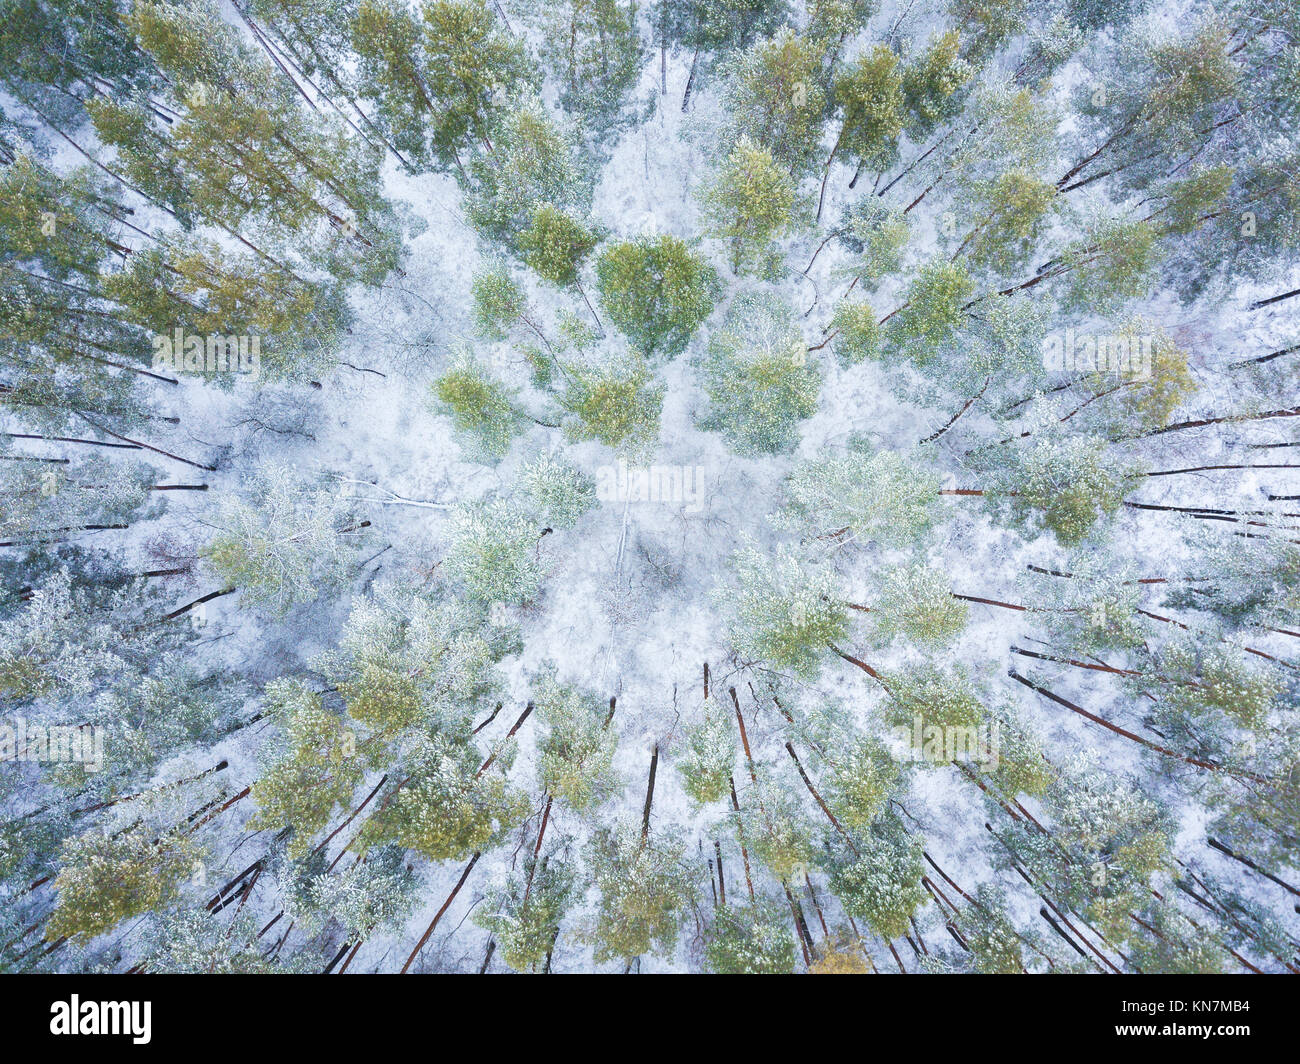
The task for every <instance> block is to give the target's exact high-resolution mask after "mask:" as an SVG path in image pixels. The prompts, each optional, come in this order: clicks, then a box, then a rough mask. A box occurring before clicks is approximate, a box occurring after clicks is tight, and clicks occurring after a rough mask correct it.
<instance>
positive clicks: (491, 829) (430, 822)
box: [361, 735, 528, 861]
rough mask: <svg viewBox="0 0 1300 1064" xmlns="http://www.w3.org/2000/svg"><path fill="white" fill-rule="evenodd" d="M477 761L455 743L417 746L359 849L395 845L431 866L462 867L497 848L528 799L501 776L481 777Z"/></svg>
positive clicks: (444, 740)
mask: <svg viewBox="0 0 1300 1064" xmlns="http://www.w3.org/2000/svg"><path fill="white" fill-rule="evenodd" d="M479 761H480V755H479V753H478V751H477V750H476V749H475V748H474V747H472V746H470V745H468V744H467V743H465V742H463V741H459V740H457V739H455V738H448V737H446V736H443V735H435V736H434V737H432V738H430V739H427V740H425V741H423V742H421V743H420V744H419V745H418V746H416V747H415V749H413V750H412V751H410V752H409V753H408V754H407V755H406V756H405V757H404V758H403V760H402V764H401V771H402V779H401V780H400V781H399V782H398V783H395V784H390V790H389V793H388V795H387V796H386V797H385V798H384V800H383V801H382V803H381V804H380V805H379V806H378V808H377V809H376V810H375V812H374V813H373V814H372V815H371V817H370V819H369V820H367V821H366V823H365V825H364V826H363V827H362V829H361V842H362V846H363V848H365V849H369V848H370V847H372V846H374V845H376V844H381V843H396V844H398V845H400V846H402V847H405V848H408V849H412V850H415V851H416V852H417V853H418V854H420V855H421V856H422V857H425V858H428V859H429V860H431V861H462V860H464V859H465V858H466V857H468V856H469V855H470V854H471V853H479V852H481V851H483V850H486V849H489V848H490V847H492V846H495V845H496V844H498V843H499V842H501V841H502V840H503V839H504V838H505V837H506V835H507V834H508V833H509V832H510V831H511V830H512V829H513V828H514V827H516V826H517V825H518V824H519V823H520V821H522V820H523V818H524V817H525V816H526V815H527V814H528V799H527V797H526V796H525V795H523V794H522V793H520V792H518V791H516V790H514V789H513V788H511V787H510V786H509V785H508V784H507V783H506V781H505V779H504V777H503V775H502V774H501V773H500V772H499V771H496V770H495V769H494V770H493V771H491V772H487V773H483V772H481V770H480V769H479ZM496 764H498V765H500V761H498V762H497V763H496Z"/></svg>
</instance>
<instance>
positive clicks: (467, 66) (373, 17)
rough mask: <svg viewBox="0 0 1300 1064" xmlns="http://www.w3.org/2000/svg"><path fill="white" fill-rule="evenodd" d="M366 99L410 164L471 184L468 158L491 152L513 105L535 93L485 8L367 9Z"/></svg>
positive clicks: (388, 2)
mask: <svg viewBox="0 0 1300 1064" xmlns="http://www.w3.org/2000/svg"><path fill="white" fill-rule="evenodd" d="M352 47H353V49H354V51H355V52H356V55H357V57H358V59H359V60H360V62H359V64H358V85H359V89H360V92H361V95H363V96H366V97H369V98H370V99H372V100H373V101H374V102H375V106H376V115H375V119H376V121H377V123H378V124H379V126H380V128H381V129H383V130H384V132H385V134H386V135H387V136H388V138H389V139H390V140H391V141H392V143H393V144H394V145H395V146H396V147H397V149H398V150H399V151H400V152H401V153H402V154H403V155H405V156H406V157H407V158H408V159H411V160H412V161H414V162H416V163H417V164H420V165H423V166H426V167H432V168H435V169H438V170H443V171H447V170H452V169H454V170H455V171H456V173H457V174H458V175H459V176H460V177H461V179H462V180H467V179H468V177H469V175H468V173H467V172H466V170H465V165H464V162H463V159H462V156H465V155H467V154H470V153H477V152H479V151H486V152H488V153H489V154H491V153H492V152H493V151H494V150H495V146H494V143H493V141H494V139H495V138H492V137H491V136H490V134H491V130H492V129H493V127H494V126H495V124H496V123H497V122H498V121H500V120H501V119H502V117H503V116H505V115H508V113H509V110H508V108H509V100H510V98H511V97H512V96H513V95H514V94H516V93H518V92H521V91H527V90H529V89H531V88H534V87H535V85H536V74H535V73H534V71H533V70H532V68H531V65H530V63H529V60H528V56H527V53H526V51H525V49H524V47H523V45H522V44H521V42H519V41H518V40H516V39H513V38H511V37H510V36H508V35H507V34H505V33H503V32H502V31H501V29H500V28H499V27H498V25H497V20H496V16H495V15H493V13H492V11H491V10H490V9H489V8H488V5H487V4H486V3H485V2H484V0H426V2H424V3H422V5H421V8H420V11H419V14H418V16H417V14H416V13H414V12H412V11H411V10H410V9H409V8H408V7H407V6H406V5H405V4H400V3H397V2H395V0H362V3H361V4H360V6H359V7H358V9H357V15H356V20H355V22H354V23H353V26H352Z"/></svg>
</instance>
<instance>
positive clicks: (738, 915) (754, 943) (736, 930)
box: [704, 901, 795, 975]
mask: <svg viewBox="0 0 1300 1064" xmlns="http://www.w3.org/2000/svg"><path fill="white" fill-rule="evenodd" d="M794 956H795V952H794V936H793V935H791V934H790V928H789V925H788V922H787V917H786V915H785V914H784V913H783V912H782V908H781V906H780V905H778V904H776V903H774V902H767V901H763V902H762V903H755V904H753V905H747V906H745V907H743V908H740V907H737V906H734V905H733V906H723V907H722V908H720V909H718V910H717V911H716V913H715V914H714V917H713V922H712V923H711V924H710V925H709V928H708V930H707V931H706V932H705V938H704V964H705V967H706V968H707V969H708V970H709V971H710V972H713V973H715V974H717V975H789V974H790V973H791V972H792V971H794Z"/></svg>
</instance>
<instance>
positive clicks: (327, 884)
mask: <svg viewBox="0 0 1300 1064" xmlns="http://www.w3.org/2000/svg"><path fill="white" fill-rule="evenodd" d="M405 860H406V856H405V853H404V851H403V850H402V849H401V847H399V846H375V847H372V848H371V849H370V850H369V851H368V852H367V853H366V859H365V860H364V861H363V862H361V863H360V864H354V865H352V866H351V867H349V868H346V869H343V870H341V871H340V872H338V873H337V874H330V873H323V874H321V875H318V876H314V877H312V879H311V881H310V885H309V886H308V888H307V899H306V900H307V904H306V905H305V906H303V907H302V908H301V909H296V910H295V911H293V912H292V915H293V917H294V918H295V919H296V920H297V921H298V925H299V927H301V928H302V929H303V930H304V931H307V932H308V933H312V932H315V931H317V930H319V929H321V928H322V927H324V926H325V925H326V924H327V923H329V922H332V923H334V924H336V925H337V926H338V927H339V928H340V929H341V930H342V933H343V935H344V936H345V937H346V938H347V939H350V940H353V941H355V940H356V939H358V938H364V937H368V936H370V935H373V934H375V933H381V932H384V931H390V932H391V931H398V930H401V927H402V925H403V924H404V923H405V921H406V918H407V916H409V915H410V913H411V911H412V910H413V909H414V908H415V906H416V904H417V903H418V901H419V894H418V888H419V882H418V880H417V879H416V877H415V875H414V874H413V872H412V871H411V868H410V866H408V865H406V864H405V863H404V862H405Z"/></svg>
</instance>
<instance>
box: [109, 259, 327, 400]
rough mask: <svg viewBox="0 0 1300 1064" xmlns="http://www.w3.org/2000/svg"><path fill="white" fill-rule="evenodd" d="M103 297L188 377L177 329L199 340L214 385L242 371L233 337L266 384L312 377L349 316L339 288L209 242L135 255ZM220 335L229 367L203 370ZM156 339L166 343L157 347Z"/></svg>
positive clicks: (201, 364)
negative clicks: (249, 348)
mask: <svg viewBox="0 0 1300 1064" xmlns="http://www.w3.org/2000/svg"><path fill="white" fill-rule="evenodd" d="M104 289H105V294H106V295H107V296H108V297H109V298H111V299H115V300H117V301H118V302H119V303H121V304H122V306H123V308H124V311H125V313H124V316H125V317H126V318H127V319H128V320H130V321H134V322H136V323H138V324H139V325H140V326H142V327H143V328H145V329H147V330H149V332H150V333H151V334H152V335H153V347H154V351H155V354H157V353H158V352H159V351H160V350H165V351H166V352H167V353H168V354H170V355H171V356H172V360H174V362H175V365H174V366H172V365H169V366H168V368H167V369H164V370H162V372H172V371H175V372H177V373H183V372H186V370H187V368H188V359H187V358H186V357H185V356H186V355H187V354H188V353H189V352H188V350H187V348H188V345H184V346H182V347H180V348H178V347H177V346H175V345H174V344H173V343H172V338H173V335H174V334H175V332H176V330H178V329H179V330H180V333H181V336H183V337H198V338H200V340H201V341H202V342H203V349H202V351H201V352H200V353H199V357H198V368H199V370H202V371H204V372H210V373H211V374H212V378H213V379H214V380H216V381H217V382H218V383H229V382H230V381H232V380H233V377H234V373H235V371H236V370H237V369H239V368H240V367H239V365H238V360H237V358H236V351H235V349H234V348H235V344H234V342H233V341H234V340H235V338H236V337H239V338H240V339H241V341H242V342H241V348H242V347H243V346H244V345H248V344H251V343H253V342H254V341H253V338H256V343H257V353H258V354H257V371H258V375H259V379H260V378H261V377H262V376H265V377H266V378H269V379H271V380H277V379H282V378H286V377H287V378H290V379H297V380H306V379H311V378H312V376H313V375H314V374H318V373H321V372H323V371H325V370H327V369H329V368H331V367H332V365H333V364H334V358H333V356H334V353H335V351H336V349H337V347H338V346H339V344H340V342H341V340H342V336H343V333H344V330H345V329H346V328H347V327H348V325H349V323H350V319H351V314H350V311H349V309H348V305H347V300H346V296H345V295H344V293H343V291H342V290H341V289H340V288H339V287H338V286H337V285H326V284H308V283H306V282H304V281H300V280H298V279H297V278H296V277H294V276H291V275H290V274H288V273H286V272H284V271H283V270H281V269H279V268H278V267H270V266H267V265H266V264H265V263H264V262H262V261H261V260H259V259H257V258H255V257H252V256H233V255H229V254H227V253H225V252H223V251H222V250H221V248H220V247H219V246H218V245H217V244H215V243H213V242H212V241H208V240H200V239H195V238H189V239H175V238H164V239H163V240H161V241H159V242H158V243H156V244H154V245H151V246H150V247H147V248H142V249H141V250H140V251H137V252H135V253H133V254H132V255H131V257H130V259H129V260H128V262H127V268H126V269H124V270H122V271H121V272H119V273H116V274H113V275H111V276H110V277H109V278H108V279H107V280H106V282H105V285H104ZM213 337H225V338H226V343H225V345H224V346H223V351H224V353H225V358H226V362H227V365H228V369H227V368H223V367H221V366H220V365H219V364H217V362H216V360H215V359H213V360H211V361H213V363H214V365H216V366H217V368H216V369H215V370H212V369H210V368H209V366H208V362H209V359H208V358H207V349H208V348H209V347H210V346H211V338H213ZM160 341H166V345H165V347H160V343H159V342H160Z"/></svg>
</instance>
